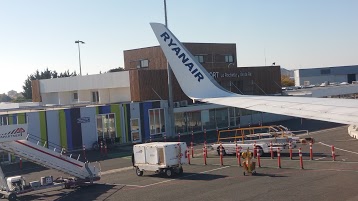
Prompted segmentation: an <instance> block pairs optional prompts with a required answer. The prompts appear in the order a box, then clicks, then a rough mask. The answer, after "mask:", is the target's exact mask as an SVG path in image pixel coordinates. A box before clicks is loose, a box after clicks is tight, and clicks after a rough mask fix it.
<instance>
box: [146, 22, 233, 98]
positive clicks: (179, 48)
mask: <svg viewBox="0 0 358 201" xmlns="http://www.w3.org/2000/svg"><path fill="white" fill-rule="evenodd" d="M150 25H151V26H152V29H153V31H154V33H155V36H156V37H157V39H158V41H159V44H160V46H161V48H162V50H163V52H164V54H165V56H166V58H167V60H168V62H169V64H170V66H171V67H172V70H173V73H174V75H175V77H176V78H177V80H178V82H179V85H180V87H181V88H182V90H183V91H184V93H185V94H186V95H187V96H188V97H190V98H191V99H203V98H216V97H227V96H231V95H235V96H236V95H237V94H234V93H231V92H229V91H227V90H225V89H224V88H223V87H222V86H220V85H219V84H218V83H217V82H216V81H215V80H214V79H213V78H212V76H211V75H210V74H209V73H208V72H207V71H206V70H205V69H204V67H203V66H202V65H201V64H200V63H199V62H198V61H197V60H196V59H195V58H194V56H193V55H192V54H191V53H190V52H189V51H188V50H187V49H186V48H185V47H184V46H183V44H181V42H180V41H179V40H178V39H177V38H176V37H175V36H174V34H173V33H172V32H171V31H170V30H169V29H168V28H167V27H166V26H165V25H163V24H160V23H150Z"/></svg>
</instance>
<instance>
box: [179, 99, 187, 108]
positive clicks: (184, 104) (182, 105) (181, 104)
mask: <svg viewBox="0 0 358 201" xmlns="http://www.w3.org/2000/svg"><path fill="white" fill-rule="evenodd" d="M180 106H181V107H185V106H188V101H187V100H183V101H180Z"/></svg>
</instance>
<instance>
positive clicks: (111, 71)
mask: <svg viewBox="0 0 358 201" xmlns="http://www.w3.org/2000/svg"><path fill="white" fill-rule="evenodd" d="M119 71H124V68H122V67H118V68H112V69H110V70H109V71H108V73H113V72H119Z"/></svg>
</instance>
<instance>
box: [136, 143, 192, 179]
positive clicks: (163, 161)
mask: <svg viewBox="0 0 358 201" xmlns="http://www.w3.org/2000/svg"><path fill="white" fill-rule="evenodd" d="M186 153H187V145H186V143H185V142H151V143H145V144H138V145H134V146H133V166H134V167H135V170H136V174H137V176H142V175H143V172H144V171H151V172H155V173H164V174H165V175H166V176H167V177H172V176H173V175H174V174H179V175H180V174H182V173H183V167H182V165H183V164H187V163H188V159H187V155H186Z"/></svg>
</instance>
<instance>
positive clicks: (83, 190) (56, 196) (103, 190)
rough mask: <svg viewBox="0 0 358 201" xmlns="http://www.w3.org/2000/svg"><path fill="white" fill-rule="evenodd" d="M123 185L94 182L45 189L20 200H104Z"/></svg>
mask: <svg viewBox="0 0 358 201" xmlns="http://www.w3.org/2000/svg"><path fill="white" fill-rule="evenodd" d="M123 187H124V186H116V185H107V184H94V185H90V186H82V187H79V188H76V189H72V190H68V189H61V190H59V191H47V192H44V193H36V194H32V195H25V196H22V197H21V198H20V200H53V201H80V200H88V201H89V200H106V199H108V198H110V197H111V195H113V194H114V193H116V192H118V191H119V190H121V189H122V188H123Z"/></svg>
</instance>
